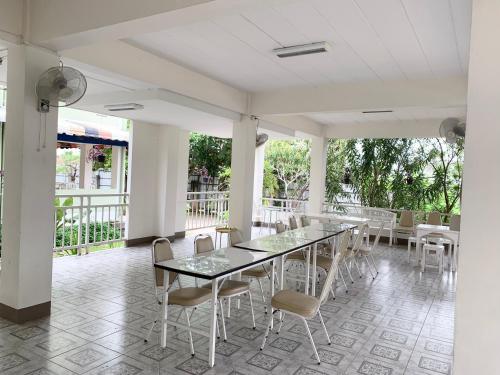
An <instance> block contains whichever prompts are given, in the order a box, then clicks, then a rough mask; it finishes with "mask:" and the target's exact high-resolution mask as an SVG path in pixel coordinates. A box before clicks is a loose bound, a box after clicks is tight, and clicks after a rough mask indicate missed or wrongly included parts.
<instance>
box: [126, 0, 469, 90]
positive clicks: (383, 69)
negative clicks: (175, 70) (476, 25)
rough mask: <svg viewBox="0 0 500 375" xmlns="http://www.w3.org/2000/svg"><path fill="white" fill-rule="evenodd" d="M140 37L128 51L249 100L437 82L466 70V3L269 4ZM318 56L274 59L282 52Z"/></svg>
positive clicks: (349, 0) (360, 0)
mask: <svg viewBox="0 0 500 375" xmlns="http://www.w3.org/2000/svg"><path fill="white" fill-rule="evenodd" d="M266 4H267V3H264V4H261V6H259V7H257V8H245V9H243V10H241V11H240V12H239V13H238V12H235V13H234V14H232V15H225V16H224V17H220V18H217V17H215V18H213V19H211V20H209V21H204V22H198V23H194V24H191V25H184V26H181V27H176V28H171V29H169V30H168V31H163V32H158V33H153V34H148V35H141V36H137V37H135V38H133V39H132V40H131V42H132V43H134V44H135V45H137V46H139V47H141V48H144V49H145V50H149V51H152V52H154V53H155V54H157V55H159V56H163V57H165V58H167V59H169V60H172V61H175V62H177V63H179V64H181V65H185V66H187V67H189V68H191V69H194V70H196V71H198V72H201V73H203V74H206V75H208V76H211V77H213V78H215V79H218V80H220V81H222V82H225V83H228V84H230V85H232V86H234V87H237V88H240V89H244V90H247V91H250V92H254V91H267V90H275V89H283V88H288V87H297V86H318V85H325V84H335V83H338V82H362V81H370V80H395V79H422V78H444V77H449V76H454V75H458V74H463V73H464V72H466V69H467V60H468V46H469V38H470V17H471V14H470V4H471V0H377V1H374V0H296V1H290V2H282V3H276V2H274V3H273V2H269V3H268V5H266ZM317 41H327V42H328V43H330V44H331V45H332V50H331V51H330V52H328V53H325V54H318V55H309V56H299V57H294V58H287V59H279V58H277V57H276V56H275V55H274V54H273V52H272V50H273V49H275V48H278V47H281V46H289V45H296V44H306V43H312V42H317Z"/></svg>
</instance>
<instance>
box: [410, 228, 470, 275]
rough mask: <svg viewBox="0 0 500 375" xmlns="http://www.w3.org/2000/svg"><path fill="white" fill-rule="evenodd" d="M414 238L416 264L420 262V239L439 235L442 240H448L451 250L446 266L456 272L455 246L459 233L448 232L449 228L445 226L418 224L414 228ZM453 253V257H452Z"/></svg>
mask: <svg viewBox="0 0 500 375" xmlns="http://www.w3.org/2000/svg"><path fill="white" fill-rule="evenodd" d="M415 232H416V233H415V236H416V238H417V242H416V248H417V250H416V252H417V264H418V262H420V259H421V254H420V251H421V249H420V240H421V238H422V237H425V236H428V235H430V234H436V237H439V234H441V235H442V236H443V237H444V238H447V239H449V240H450V241H451V242H452V244H453V245H452V248H450V249H449V251H448V264H449V267H450V269H451V270H453V271H456V269H457V268H456V264H457V245H458V239H459V237H460V232H459V231H456V230H450V227H449V226H447V225H431V224H418V225H417V227H416V228H415ZM452 252H453V256H452Z"/></svg>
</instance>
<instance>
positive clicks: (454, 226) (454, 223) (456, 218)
mask: <svg viewBox="0 0 500 375" xmlns="http://www.w3.org/2000/svg"><path fill="white" fill-rule="evenodd" d="M460 218H461V217H460V215H453V216H452V217H451V218H450V230H454V231H457V232H460Z"/></svg>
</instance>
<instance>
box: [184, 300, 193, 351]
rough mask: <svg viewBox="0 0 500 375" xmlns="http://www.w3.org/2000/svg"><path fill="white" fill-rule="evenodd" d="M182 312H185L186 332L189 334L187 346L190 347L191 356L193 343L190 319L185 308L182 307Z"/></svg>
mask: <svg viewBox="0 0 500 375" xmlns="http://www.w3.org/2000/svg"><path fill="white" fill-rule="evenodd" d="M184 312H185V313H186V320H187V326H188V334H189V346H190V347H191V356H193V357H194V345H193V335H192V333H191V321H190V320H189V313H188V312H187V309H184Z"/></svg>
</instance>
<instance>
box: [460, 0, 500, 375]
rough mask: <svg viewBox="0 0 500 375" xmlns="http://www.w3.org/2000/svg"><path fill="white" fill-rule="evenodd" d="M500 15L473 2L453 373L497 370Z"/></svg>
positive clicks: (488, 1)
mask: <svg viewBox="0 0 500 375" xmlns="http://www.w3.org/2000/svg"><path fill="white" fill-rule="evenodd" d="M499 14H500V2H499V1H498V0H480V1H479V0H475V1H474V2H473V11H472V38H471V48H470V64H469V84H468V99H467V102H468V103H467V104H468V105H467V134H466V140H465V165H464V180H463V195H462V197H463V205H462V225H461V231H460V253H459V269H458V282H457V298H456V318H455V354H454V366H453V367H454V369H453V373H454V374H456V375H469V374H476V373H481V374H497V373H498V371H499V367H498V358H497V356H498V349H499V348H500V320H499V318H498V317H499V312H500V299H499V298H498V286H499V285H500V281H499V276H498V275H499V273H498V271H499V268H498V265H499V264H500V243H499V241H498V233H497V232H498V228H499V227H500V215H499V212H500V211H499V207H500V194H499V186H500V168H498V160H500V126H499V119H500V112H499V105H498V103H500V90H499V87H500V49H499V47H498V34H499V32H500V24H499V23H498V15H499Z"/></svg>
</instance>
